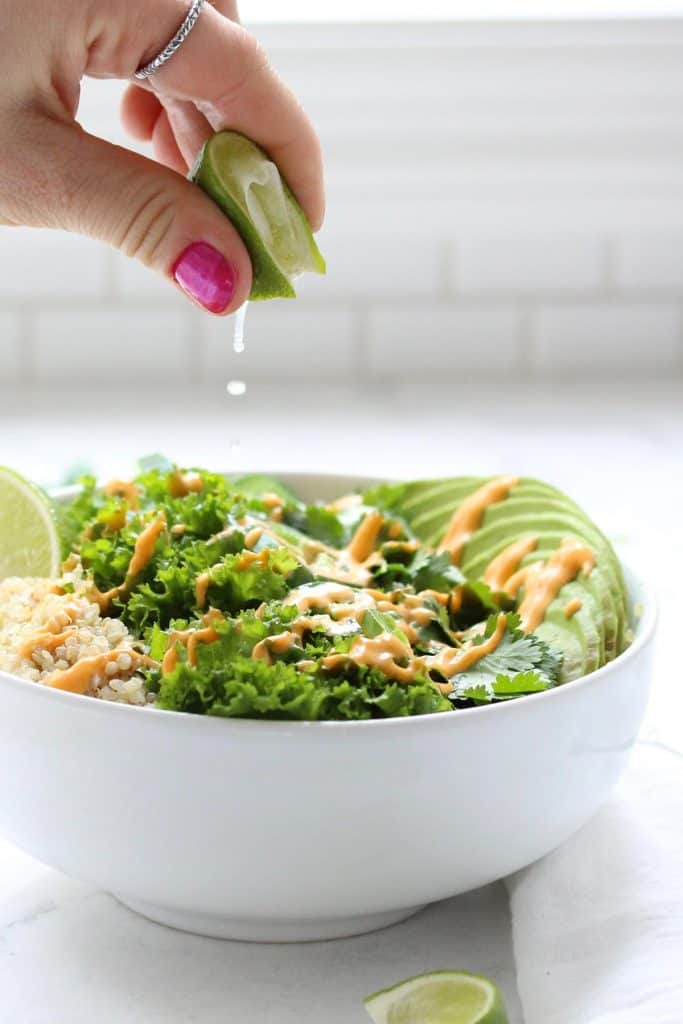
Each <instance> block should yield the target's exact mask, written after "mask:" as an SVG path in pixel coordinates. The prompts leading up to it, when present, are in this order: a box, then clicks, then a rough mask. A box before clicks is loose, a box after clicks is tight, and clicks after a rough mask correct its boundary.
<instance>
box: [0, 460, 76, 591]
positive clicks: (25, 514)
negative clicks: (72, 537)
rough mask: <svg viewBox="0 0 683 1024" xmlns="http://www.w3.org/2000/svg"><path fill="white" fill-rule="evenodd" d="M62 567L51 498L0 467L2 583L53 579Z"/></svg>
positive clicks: (0, 559)
mask: <svg viewBox="0 0 683 1024" xmlns="http://www.w3.org/2000/svg"><path fill="white" fill-rule="evenodd" d="M60 564H61V543H60V537H59V527H58V516H57V512H56V510H55V508H54V505H53V504H52V502H51V500H50V498H49V497H48V495H47V494H46V493H45V491H43V490H42V489H41V488H40V487H37V486H36V485H35V484H33V483H31V481H30V480H27V479H26V478H25V477H23V476H22V475H21V473H17V472H16V471H15V470H13V469H9V468H8V467H6V466H0V580H2V579H4V578H6V577H8V576H42V577H54V576H57V574H58V573H59V568H60Z"/></svg>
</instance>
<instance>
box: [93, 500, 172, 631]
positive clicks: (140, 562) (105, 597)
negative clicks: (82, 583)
mask: <svg viewBox="0 0 683 1024" xmlns="http://www.w3.org/2000/svg"><path fill="white" fill-rule="evenodd" d="M165 529H166V516H165V515H164V513H163V512H159V513H158V515H157V517H156V519H153V520H152V522H151V523H148V525H147V526H146V527H145V528H144V530H143V531H142V533H141V534H140V535H139V537H138V538H137V540H136V541H135V548H134V550H133V556H132V558H131V560H130V563H129V565H128V569H127V570H126V578H125V580H124V582H123V583H121V584H119V586H118V587H112V589H111V590H107V591H106V592H105V593H104V594H103V593H101V592H100V591H99V590H98V589H97V588H96V587H94V586H93V588H92V597H93V599H94V601H96V602H97V604H98V605H99V606H100V611H103V612H104V611H106V610H107V609H108V608H109V606H110V604H111V602H112V601H113V600H114V598H115V597H123V596H124V595H126V594H128V593H129V591H130V588H131V586H132V585H133V582H134V581H135V579H136V578H137V577H138V576H139V575H140V573H141V572H142V570H143V569H144V568H145V567H146V566H147V565H148V564H149V563H150V562H151V560H152V557H153V556H154V548H155V547H156V543H157V541H158V540H159V537H160V536H161V534H162V533H163V532H164V530H165Z"/></svg>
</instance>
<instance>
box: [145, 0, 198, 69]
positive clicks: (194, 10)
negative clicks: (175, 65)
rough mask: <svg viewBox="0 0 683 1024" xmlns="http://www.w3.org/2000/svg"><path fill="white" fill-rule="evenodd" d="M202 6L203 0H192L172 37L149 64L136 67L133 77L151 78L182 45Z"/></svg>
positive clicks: (195, 22)
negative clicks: (183, 19) (182, 20)
mask: <svg viewBox="0 0 683 1024" xmlns="http://www.w3.org/2000/svg"><path fill="white" fill-rule="evenodd" d="M203 6H204V0H192V6H191V7H190V9H189V11H188V12H187V17H186V18H185V21H184V22H183V23H182V25H181V26H180V28H179V29H178V31H177V32H176V34H175V35H174V36H173V39H171V41H170V42H169V43H168V44H167V45H166V46H165V47H164V48H163V50H162V51H161V52H160V53H158V54H157V55H156V57H155V58H154V60H151V61H150V62H149V64H145V66H144V67H143V68H138V70H137V71H136V72H135V78H137V79H139V80H140V81H141V82H144V80H145V79H146V78H151V77H152V75H153V74H155V72H157V71H158V70H159V68H162V67H163V66H164V64H165V63H166V61H167V60H170V59H171V57H172V56H173V54H174V53H176V52H177V51H178V50H179V49H180V47H181V46H182V45H183V43H184V42H185V40H186V39H187V37H188V36H189V34H190V32H191V31H192V29H193V28H194V27H195V25H196V24H197V21H198V20H199V15H200V14H201V13H202V7H203Z"/></svg>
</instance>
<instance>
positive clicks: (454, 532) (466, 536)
mask: <svg viewBox="0 0 683 1024" xmlns="http://www.w3.org/2000/svg"><path fill="white" fill-rule="evenodd" d="M518 483H519V478H518V477H516V476H501V477H497V478H496V479H495V480H490V481H489V483H487V484H484V486H483V487H480V488H479V490H478V491H475V492H474V494H470V495H469V497H467V498H465V500H464V501H463V502H462V504H461V505H460V507H459V508H458V509H456V511H455V512H454V513H453V516H452V518H451V521H450V523H449V524H448V529H447V530H446V533H445V534H444V538H443V540H442V541H441V544H440V545H439V551H449V552H450V554H451V558H452V559H453V562H455V563H456V564H457V563H458V562H459V561H460V557H461V555H462V552H463V549H464V547H465V545H466V544H467V542H468V540H470V538H471V537H472V534H473V533H474V532H475V531H476V530H478V529H479V527H480V526H481V522H482V519H483V518H484V513H485V512H486V510H487V508H488V507H489V505H494V504H496V503H497V502H499V501H504V500H505V498H507V496H508V494H509V493H510V491H511V490H512V488H513V487H515V486H516V485H517V484H518Z"/></svg>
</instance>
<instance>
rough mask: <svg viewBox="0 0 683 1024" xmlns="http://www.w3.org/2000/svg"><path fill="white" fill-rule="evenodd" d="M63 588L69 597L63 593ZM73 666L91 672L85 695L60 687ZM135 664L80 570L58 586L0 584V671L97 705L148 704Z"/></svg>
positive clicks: (128, 639) (127, 637)
mask: <svg viewBox="0 0 683 1024" xmlns="http://www.w3.org/2000/svg"><path fill="white" fill-rule="evenodd" d="M65 583H68V584H69V585H70V587H73V592H72V593H65V592H64V590H63V585H64V584H65ZM138 646H139V645H138ZM85 659H94V660H92V661H85ZM76 663H83V664H86V665H88V664H90V665H93V666H94V670H93V671H92V672H88V673H87V677H86V676H85V675H84V676H83V678H86V686H87V688H86V689H82V688H81V687H80V686H79V687H78V688H77V689H75V687H74V686H72V685H64V684H63V683H62V680H69V675H68V672H69V670H70V669H72V667H73V666H75V665H76ZM139 664H140V654H139V652H138V650H137V649H136V647H135V640H134V638H133V637H132V636H131V634H130V633H129V632H128V630H127V628H126V626H125V625H124V623H123V622H121V620H120V619H112V618H108V617H106V616H103V615H102V614H101V612H100V608H99V605H97V604H95V603H93V602H92V601H91V600H90V599H89V597H88V596H87V593H86V585H85V584H84V582H83V581H82V579H81V578H80V571H79V570H76V571H75V572H72V573H70V574H68V576H67V577H65V578H64V579H62V580H60V581H56V580H51V579H19V578H14V577H10V578H9V579H5V580H2V581H0V671H3V672H8V673H10V674H11V675H15V676H20V677H21V678H22V679H30V680H32V681H33V682H36V683H43V684H44V685H46V686H52V687H54V688H57V689H68V690H72V691H74V690H75V692H79V693H85V694H87V695H88V696H90V697H99V698H100V699H101V700H109V701H115V702H118V703H122V704H137V705H143V704H151V703H153V701H154V694H149V693H148V692H147V689H146V686H145V681H144V679H143V678H142V677H141V676H140V675H139V674H137V673H136V668H137V667H138V665H139Z"/></svg>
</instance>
